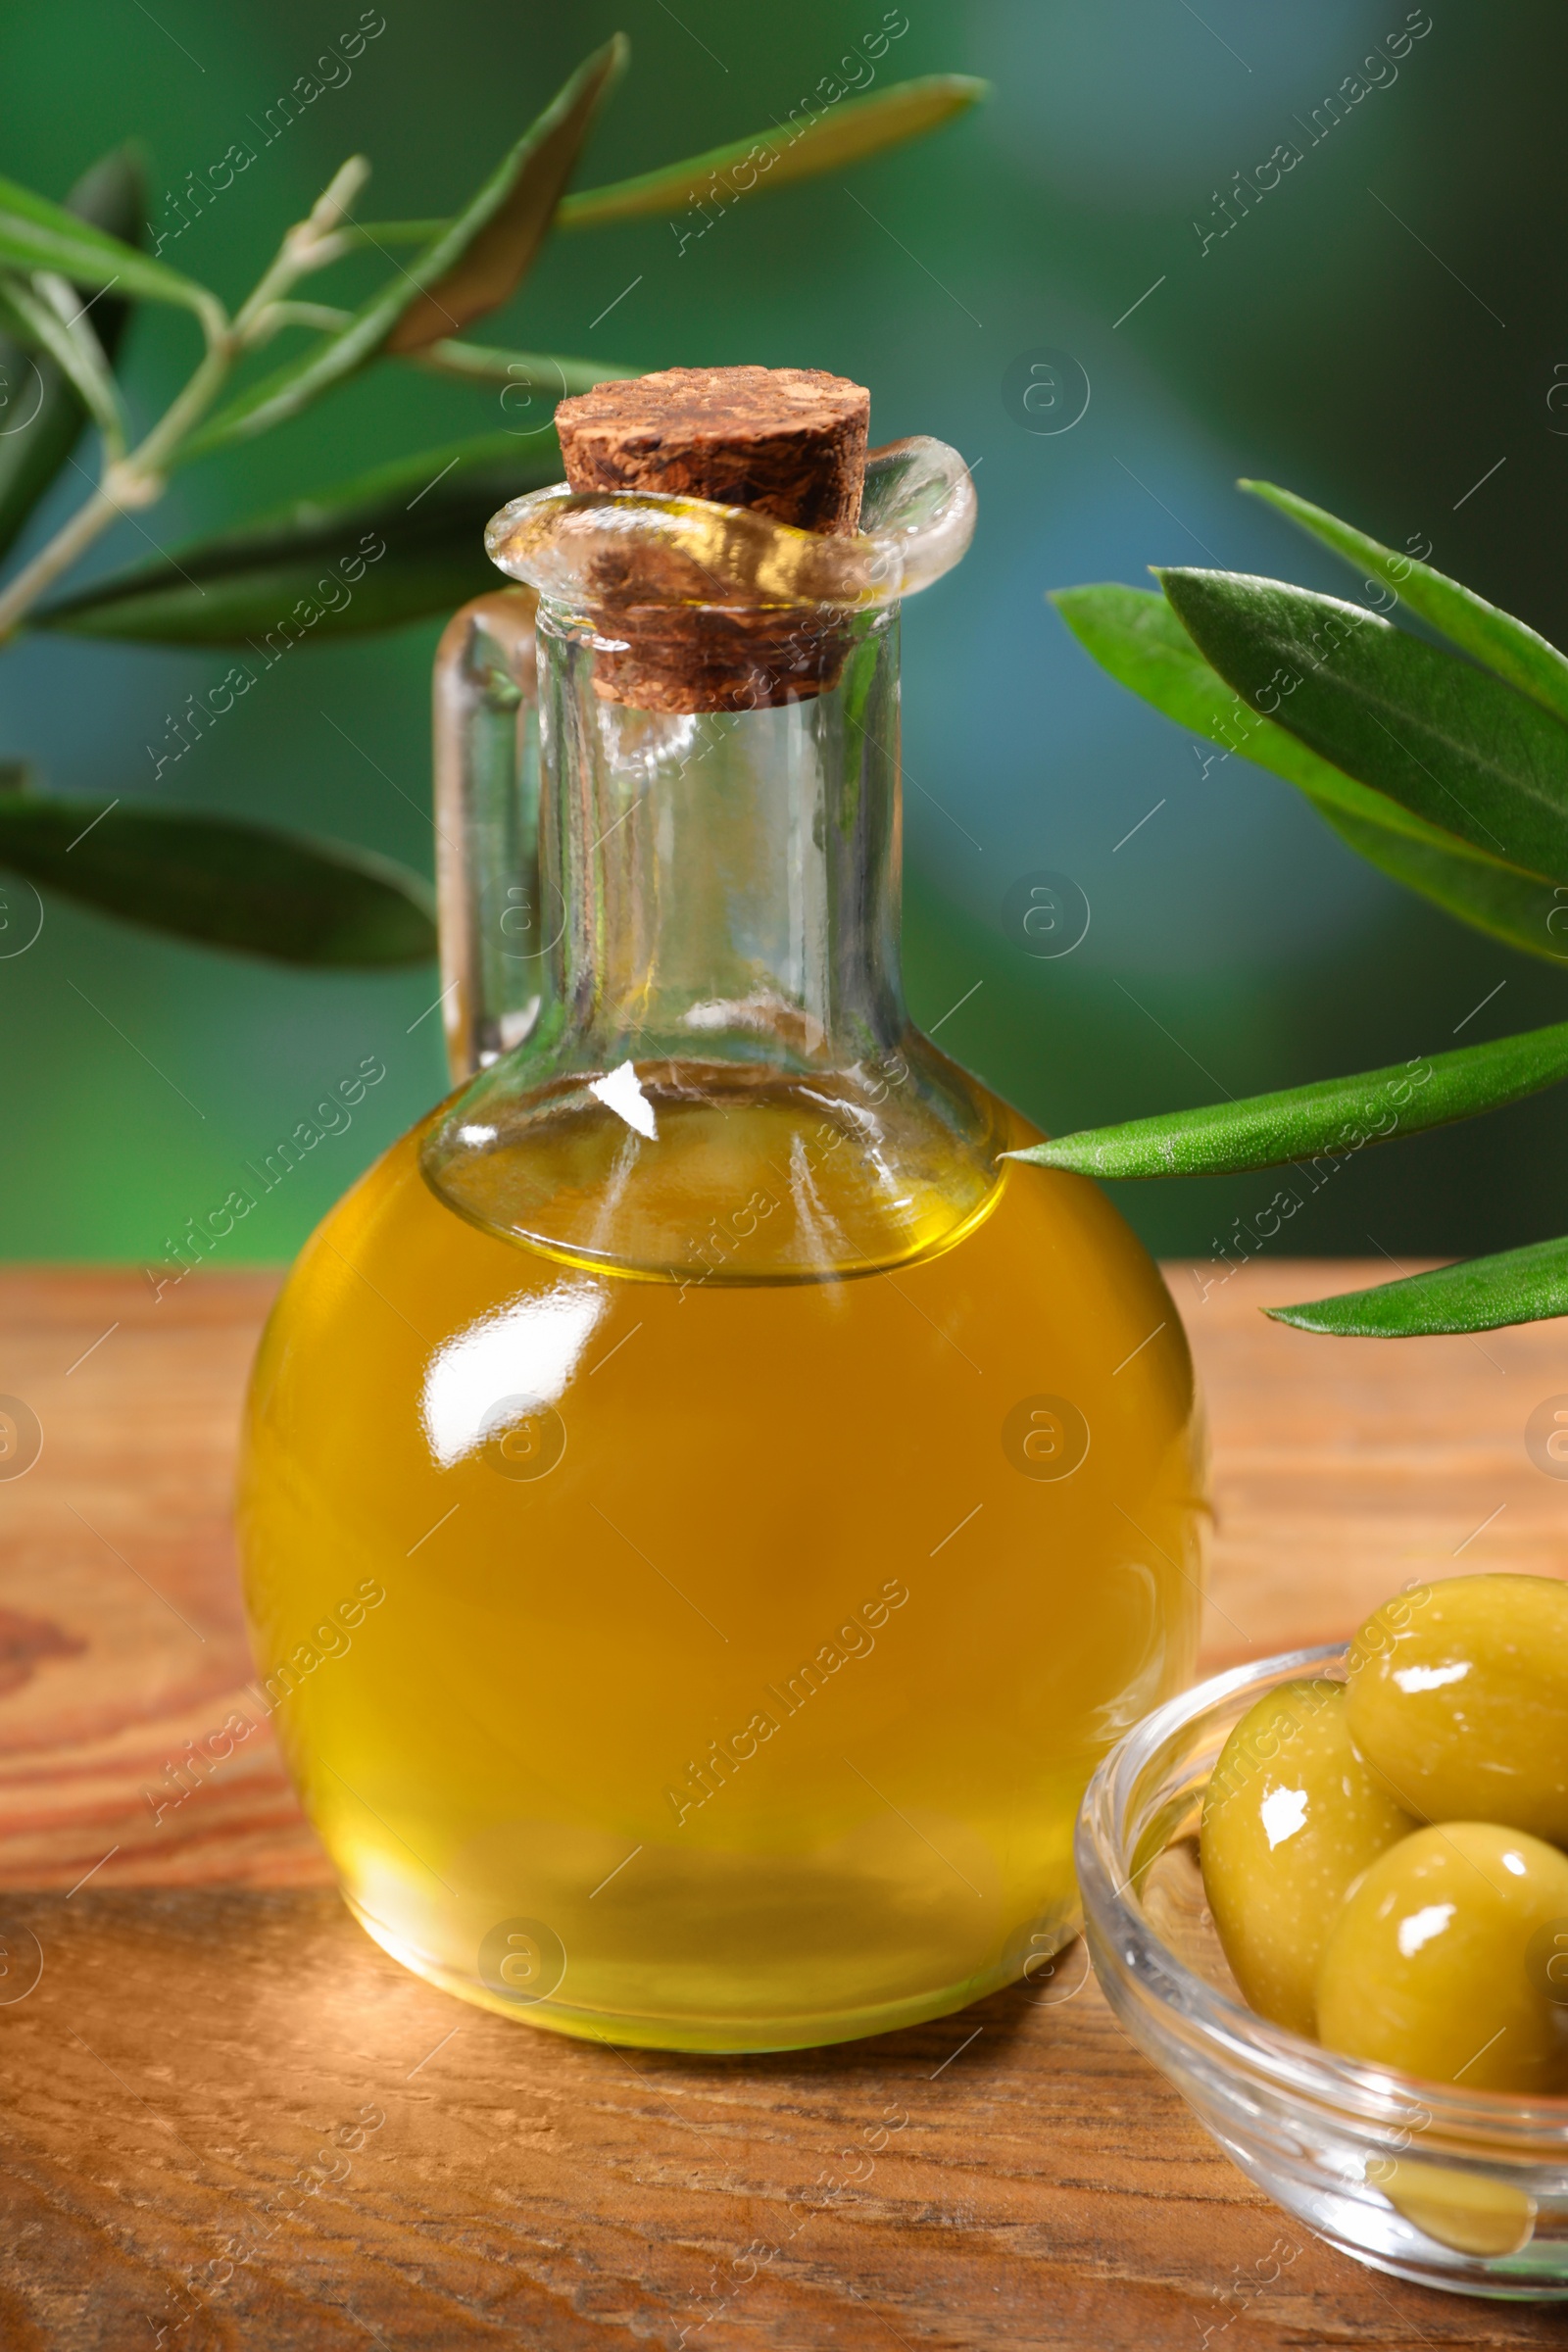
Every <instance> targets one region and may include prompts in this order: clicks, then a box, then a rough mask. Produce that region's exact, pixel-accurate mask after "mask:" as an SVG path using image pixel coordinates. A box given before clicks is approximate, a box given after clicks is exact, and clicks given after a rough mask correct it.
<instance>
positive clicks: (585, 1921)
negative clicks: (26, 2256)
mask: <svg viewBox="0 0 1568 2352" xmlns="http://www.w3.org/2000/svg"><path fill="white" fill-rule="evenodd" d="M973 507H974V502H973V493H972V490H971V488H970V485H969V481H968V476H967V473H966V471H965V469H964V467H963V466H962V463H961V461H960V460H959V459H958V458H957V457H956V455H955V453H954V452H952V451H951V450H947V449H944V448H943V447H942V446H941V445H940V444H938V443H936V442H932V441H928V440H924V439H915V440H911V441H907V442H903V443H898V444H895V445H894V446H892V447H891V448H888V449H885V450H882V451H879V452H873V453H872V454H871V458H870V461H869V464H868V468H867V474H866V487H865V494H864V501H863V505H862V509H861V516H860V530H859V533H858V535H851V536H848V537H842V538H833V539H828V538H823V537H818V536H816V535H814V534H812V533H811V532H809V531H802V530H798V529H795V528H793V527H790V526H788V525H785V524H782V523H778V522H774V521H773V520H771V519H770V518H768V517H767V516H766V515H761V514H759V513H757V512H754V511H748V510H745V509H741V508H731V507H724V506H719V505H715V504H711V503H708V502H705V501H703V500H697V499H683V498H672V497H661V496H653V495H648V494H641V493H629V492H612V493H606V494H593V495H580V496H577V495H573V494H571V493H569V492H568V491H567V490H566V489H565V488H564V487H562V488H560V489H556V490H549V491H544V492H539V493H536V494H534V495H532V496H530V497H527V498H523V499H520V500H518V501H516V502H515V503H514V504H513V505H512V506H511V507H508V508H506V509H505V510H503V512H502V514H501V515H498V516H497V517H496V518H495V521H494V522H493V523H492V525H491V527H490V532H489V534H488V539H487V544H488V545H489V547H490V550H491V553H492V555H493V556H494V557H495V559H496V560H497V562H498V563H499V564H501V566H502V567H503V568H504V569H505V570H507V571H508V572H510V573H511V574H512V575H513V576H514V577H515V579H517V580H518V581H520V582H522V583H524V584H523V585H522V586H519V587H513V588H509V589H502V590H499V591H498V592H497V593H496V594H494V595H492V596H489V597H485V598H481V599H480V600H479V601H478V602H477V603H475V604H472V605H470V606H468V607H467V608H466V610H465V612H463V613H460V614H459V615H458V616H457V618H456V620H455V621H454V622H453V623H452V625H451V626H450V628H449V629H448V631H447V633H446V636H445V638H444V640H443V644H442V649H441V653H440V656H439V658H438V662H437V672H436V759H437V809H436V824H437V833H438V841H439V858H440V891H441V917H442V931H443V956H444V972H443V978H444V980H445V982H446V1010H447V1021H448V1036H449V1045H450V1048H451V1053H452V1058H453V1064H454V1074H455V1076H456V1077H457V1078H459V1079H460V1080H462V1081H464V1083H463V1084H462V1085H461V1086H460V1088H459V1091H458V1092H457V1093H456V1094H455V1095H453V1096H452V1097H451V1098H450V1099H449V1100H448V1101H447V1102H446V1103H442V1104H441V1105H440V1106H439V1107H438V1108H437V1109H435V1110H434V1111H433V1112H431V1114H430V1115H429V1116H428V1117H427V1118H426V1119H425V1120H424V1121H423V1122H422V1123H421V1124H420V1125H419V1126H417V1128H416V1129H415V1130H414V1131H413V1132H412V1133H411V1134H409V1135H408V1136H406V1137H405V1138H404V1139H403V1140H402V1141H401V1142H400V1143H398V1144H396V1145H394V1146H393V1148H392V1149H391V1151H389V1152H387V1153H386V1154H385V1156H384V1157H383V1158H382V1159H381V1160H380V1161H379V1163H378V1164H377V1165H376V1166H374V1167H373V1168H372V1169H371V1170H370V1171H369V1173H368V1175H366V1176H365V1177H364V1178H363V1179H362V1180H361V1182H360V1183H359V1184H358V1185H357V1186H356V1187H355V1188H354V1190H353V1191H352V1192H351V1193H350V1194H349V1195H348V1197H347V1198H346V1199H345V1200H344V1201H342V1202H340V1204H339V1205H338V1206H337V1207H336V1208H335V1209H334V1210H333V1211H332V1212H331V1214H330V1215H329V1216H328V1217H327V1218H326V1220H325V1222H324V1223H323V1224H322V1225H321V1226H320V1227H319V1230H318V1232H317V1233H316V1235H315V1237H314V1238H313V1239H312V1241H311V1242H310V1243H309V1244H308V1246H307V1247H306V1249H305V1250H304V1251H303V1253H302V1254H301V1256H300V1259H299V1261H298V1263H297V1265H296V1266H295V1268H294V1270H293V1273H292V1274H291V1276H290V1278H289V1280H288V1283H287V1285H286V1287H285V1289H284V1290H283V1292H282V1294H281V1296H280V1298H279V1299H278V1302H277V1305H276V1307H275V1309H274V1312H273V1314H272V1317H271V1320H270V1325H269V1327H268V1331H267V1334H266V1336H265V1339H264V1341H263V1344H262V1348H261V1353H260V1356H259V1359H258V1363H257V1368H256V1373H255V1378H254V1385H253V1391H252V1399H251V1405H250V1411H249V1423H248V1439H247V1446H246V1455H245V1464H244V1473H243V1482H242V1504H241V1528H242V1543H243V1551H244V1559H245V1572H246V1580H247V1593H248V1602H249V1607H250V1612H251V1620H252V1627H253V1633H254V1639H255V1643H256V1648H257V1654H258V1657H259V1659H260V1661H261V1663H262V1666H263V1670H264V1672H265V1674H266V1675H267V1676H268V1678H269V1682H268V1688H269V1691H270V1695H271V1697H272V1701H273V1705H274V1721H275V1722H276V1724H277V1726H278V1729H279V1732H280V1736H281V1739H282V1741H283V1745H284V1749H285V1752H286V1754H287V1757H288V1760H289V1763H290V1766H291V1769H292V1771H293V1773H294V1775H295V1778H296V1781H297V1783H298V1786H299V1789H300V1791H301V1795H302V1797H303V1800H304V1802H305V1804H306V1806H307V1808H308V1810H309V1812H310V1815H311V1817H312V1819H313V1821H314V1822H315V1824H316V1826H317V1828H318V1830H319V1833H320V1836H321V1838H322V1840H323V1842H324V1843H325V1845H326V1848H327V1851H328V1852H329V1854H330V1855H331V1857H332V1860H333V1863H334V1865H335V1867H336V1869H337V1871H338V1873H339V1876H340V1879H341V1883H342V1887H343V1890H344V1893H345V1895H346V1897H347V1899H348V1901H349V1903H350V1904H351V1906H352V1907H353V1909H354V1911H355V1912H356V1914H357V1915H358V1917H359V1918H360V1920H361V1921H362V1922H363V1923H364V1925H365V1926H366V1928H367V1929H368V1931H369V1933H370V1934H371V1935H372V1936H375V1937H376V1939H377V1940H378V1941H379V1942H380V1943H382V1944H383V1945H384V1946H385V1947H386V1949H387V1950H389V1951H390V1952H392V1953H394V1954H395V1955H396V1956H397V1957H398V1958H399V1959H401V1960H403V1961H404V1962H406V1963H407V1964H408V1965H409V1966H410V1967H411V1968H414V1969H416V1970H417V1971H418V1972H419V1973H420V1974H421V1975H423V1976H425V1977H427V1978H429V1979H430V1980H431V1981H432V1982H434V1983H436V1984H438V1985H444V1986H445V1987H447V1988H448V1989H449V1990H451V1991H453V1992H456V1993H459V1994H461V1995H463V1996H464V1997H465V1998H466V1999H469V2000H473V2001H476V2002H478V2003H480V2004H481V2005H483V2006H486V2007H488V2008H491V2009H494V2010H498V2011H502V2012H505V2013H508V2014H512V2015H515V2016H519V2017H524V2018H527V2019H530V2020H531V2021H532V2022H533V2023H535V2024H538V2025H542V2026H548V2027H553V2028H556V2029H558V2030H560V2031H562V2032H564V2033H569V2034H589V2035H597V2036H600V2037H602V2038H605V2039H608V2040H613V2041H621V2042H626V2043H634V2044H635V2043H646V2044H651V2045H655V2046H660V2047H666V2048H673V2049H686V2050H763V2049H779V2048H790V2047H796V2046H800V2045H803V2044H809V2043H817V2042H827V2041H834V2040H840V2039H844V2038H847V2037H850V2036H853V2035H858V2034H871V2033H878V2032H881V2031H883V2030H885V2029H888V2028H891V2027H895V2026H900V2025H904V2024H907V2023H910V2022H913V2021H915V2020H918V2019H922V2018H928V2017H933V2016H937V2015H940V2014H942V2013H943V2012H946V2011H950V2010H954V2009H957V2008H959V2007H961V2006H963V2005H964V2004H965V2003H967V2002H969V2001H972V2000H974V1999H975V1998H976V1997H978V1996H979V1995H981V1994H983V1993H986V1992H989V1991H992V1990H993V1989H995V1988H996V1987H998V1986H1001V1985H1005V1984H1007V1983H1008V1982H1010V1981H1012V1980H1014V1979H1017V1978H1019V1977H1021V1976H1031V1977H1033V1976H1038V1975H1039V1974H1040V1973H1041V1971H1042V1970H1043V1969H1044V1968H1045V1967H1046V1966H1047V1964H1048V1963H1049V1960H1050V1958H1051V1956H1052V1955H1053V1954H1054V1952H1055V1951H1056V1950H1058V1949H1059V1948H1060V1946H1061V1945H1062V1944H1063V1943H1064V1942H1065V1941H1066V1940H1067V1938H1068V1937H1069V1936H1070V1935H1071V1934H1072V1932H1073V1927H1074V1925H1075V1921H1076V1893H1075V1888H1074V1885H1073V1876H1072V1864H1071V1839H1072V1827H1073V1820H1074V1815H1075V1812H1076V1809H1077V1805H1078V1801H1079V1797H1080V1795H1081V1793H1082V1790H1083V1788H1084V1786H1085V1783H1086V1781H1087V1780H1088V1778H1089V1775H1090V1774H1091V1772H1092V1771H1093V1769H1094V1767H1095V1765H1096V1763H1097V1761H1098V1760H1099V1758H1100V1757H1101V1756H1102V1755H1103V1753H1104V1752H1105V1750H1106V1748H1107V1747H1108V1746H1109V1745H1110V1744H1111V1743H1112V1742H1113V1741H1114V1740H1116V1739H1117V1738H1118V1737H1119V1735H1120V1734H1121V1733H1122V1732H1123V1731H1125V1730H1126V1729H1127V1728H1128V1726H1129V1725H1130V1724H1131V1723H1133V1722H1134V1721H1135V1719H1136V1718H1137V1717H1138V1716H1139V1715H1141V1714H1142V1713H1144V1712H1145V1711H1146V1710H1147V1709H1148V1708H1150V1707H1152V1706H1153V1705H1154V1704H1156V1703H1157V1702H1158V1701H1159V1700H1160V1699H1162V1698H1164V1697H1165V1696H1167V1695H1168V1694H1169V1693H1171V1692H1173V1691H1176V1690H1178V1689H1180V1688H1181V1687H1182V1686H1183V1684H1184V1683H1185V1682H1186V1681H1188V1680H1189V1679H1190V1676H1191V1671H1192V1667H1193V1663H1194V1657H1195V1648H1196V1641H1197V1629H1198V1616H1199V1605H1200V1580H1201V1559H1200V1548H1199V1530H1200V1522H1201V1509H1202V1505H1201V1485H1202V1463H1201V1432H1200V1417H1199V1412H1198V1406H1197V1400H1196V1397H1195V1390H1194V1382H1193V1375H1192V1368H1191V1364H1190V1361H1189V1357H1188V1352H1187V1348H1186V1343H1185V1339H1184V1336H1183V1332H1182V1327H1181V1323H1180V1320H1179V1318H1178V1316H1177V1314H1176V1311H1175V1308H1174V1306H1173V1305H1172V1303H1171V1300H1170V1299H1169V1297H1168V1295H1167V1293H1166V1291H1165V1289H1164V1287H1163V1285H1162V1283H1161V1281H1160V1277H1159V1275H1158V1273H1157V1271H1156V1270H1155V1268H1154V1266H1153V1265H1152V1262H1151V1260H1150V1259H1149V1258H1148V1256H1147V1255H1146V1254H1145V1252H1144V1250H1143V1249H1142V1248H1141V1247H1140V1245H1139V1244H1138V1242H1137V1241H1136V1240H1135V1239H1134V1237H1133V1235H1132V1234H1131V1232H1130V1231H1129V1230H1128V1228H1127V1227H1126V1226H1125V1224H1124V1223H1123V1222H1122V1220H1121V1218H1120V1217H1119V1215H1118V1214H1117V1213H1116V1211H1115V1210H1114V1209H1113V1208H1112V1207H1111V1206H1110V1205H1109V1203H1108V1202H1107V1201H1105V1199H1104V1197H1103V1195H1102V1194H1101V1193H1100V1192H1099V1190H1098V1189H1097V1188H1096V1187H1095V1186H1093V1185H1092V1184H1090V1183H1088V1182H1086V1181H1084V1180H1082V1179H1080V1178H1077V1177H1073V1176H1068V1175H1063V1174H1059V1173H1055V1172H1052V1171H1048V1170H1045V1169H1042V1168H1038V1167H1035V1166H1032V1165H1028V1164H1019V1163H1017V1162H1015V1161H1011V1160H1009V1159H1007V1158H1005V1157H1004V1156H1003V1154H1005V1152H1008V1151H1009V1150H1013V1149H1016V1148H1018V1147H1019V1146H1022V1145H1026V1144H1028V1143H1030V1142H1033V1141H1035V1140H1037V1137H1036V1132H1035V1130H1034V1129H1032V1128H1031V1127H1030V1126H1029V1125H1028V1124H1027V1123H1026V1122H1025V1121H1024V1120H1023V1119H1022V1118H1020V1117H1019V1116H1018V1115H1017V1114H1016V1113H1014V1112H1013V1111H1012V1110H1010V1109H1009V1108H1008V1107H1007V1106H1006V1105H1005V1103H1002V1102H1000V1101H999V1100H998V1099H997V1098H996V1097H995V1096H993V1095H992V1094H990V1093H989V1092H988V1091H987V1090H986V1088H984V1087H983V1086H982V1085H980V1084H979V1083H978V1082H977V1081H976V1080H975V1079H973V1078H971V1077H969V1076H968V1075H967V1074H966V1073H965V1072H964V1071H963V1070H961V1069H959V1068H958V1067H956V1064H954V1063H953V1062H952V1061H950V1060H948V1059H947V1058H946V1056H945V1055H943V1054H941V1053H940V1052H939V1051H938V1050H937V1049H936V1047H935V1046H933V1045H932V1044H931V1043H930V1042H929V1041H928V1040H927V1039H925V1038H923V1037H922V1036H920V1035H919V1033H918V1032H917V1031H915V1030H914V1029H913V1028H912V1027H911V1025H910V1023H909V1020H908V1016H907V1013H906V1011H905V1008H904V1005H903V1001H902V996H901V989H900V976H899V959H898V942H899V887H900V808H899V665H898V662H899V657H898V630H899V604H900V599H901V597H902V596H904V595H907V594H909V593H911V592H912V591H913V590H915V589H917V588H920V587H922V586H924V585H925V584H926V583H927V582H928V581H929V580H932V579H934V578H936V577H937V576H938V575H939V574H940V573H942V572H943V571H945V570H947V569H948V568H949V567H950V566H951V565H952V564H954V563H956V561H957V559H958V557H959V556H960V555H961V554H962V552H963V549H964V547H965V545H966V544H967V541H968V537H969V533H970V529H971V527H972V519H973ZM694 664H695V671H696V672H698V673H700V677H701V685H700V689H699V691H698V693H697V694H696V696H695V697H694V696H693V695H692V694H691V693H689V692H687V693H684V695H683V693H682V692H681V691H678V690H676V689H675V688H670V686H669V682H670V680H672V679H674V680H676V681H677V684H678V680H679V678H680V677H685V678H686V679H687V680H688V681H689V680H690V678H691V676H692V675H693V674H694ZM666 689H669V690H668V691H666ZM683 700H684V701H685V703H686V704H687V705H688V706H689V705H690V704H691V703H692V702H693V700H696V701H697V702H698V703H699V704H700V706H701V707H699V708H695V709H694V708H690V707H687V708H680V707H673V708H671V707H668V706H670V705H676V706H679V705H680V704H681V703H682V701H683ZM661 703H662V705H663V706H665V707H660V705H661Z"/></svg>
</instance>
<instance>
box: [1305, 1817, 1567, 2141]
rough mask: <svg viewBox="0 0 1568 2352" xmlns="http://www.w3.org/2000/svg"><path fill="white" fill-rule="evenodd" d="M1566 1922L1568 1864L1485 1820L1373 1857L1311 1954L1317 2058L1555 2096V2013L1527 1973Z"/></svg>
mask: <svg viewBox="0 0 1568 2352" xmlns="http://www.w3.org/2000/svg"><path fill="white" fill-rule="evenodd" d="M1565 1922H1568V1854H1560V1853H1558V1851H1557V1849H1556V1848H1555V1846H1550V1845H1545V1844H1544V1843H1543V1842H1542V1840H1541V1839H1540V1838H1532V1837H1530V1836H1528V1835H1527V1834H1526V1833H1525V1832H1524V1831H1521V1830H1515V1829H1507V1828H1503V1827H1502V1826H1500V1825H1499V1824H1498V1823H1496V1822H1491V1821H1449V1822H1444V1823H1441V1824H1438V1825H1435V1826H1434V1827H1432V1828H1430V1829H1425V1830H1417V1831H1415V1832H1414V1833H1413V1835H1412V1836H1410V1837H1408V1838H1403V1839H1402V1840H1401V1841H1400V1843H1399V1844H1398V1845H1396V1846H1393V1847H1391V1849H1390V1850H1389V1852H1387V1853H1386V1854H1382V1855H1380V1856H1379V1858H1378V1860H1377V1861H1375V1862H1374V1863H1373V1864H1372V1867H1371V1868H1370V1870H1368V1872H1367V1874H1366V1876H1365V1878H1363V1879H1362V1881H1361V1882H1360V1885H1359V1886H1358V1887H1356V1888H1355V1889H1354V1891H1353V1892H1352V1893H1351V1894H1350V1895H1349V1896H1348V1899H1347V1901H1346V1903H1345V1907H1344V1909H1343V1910H1342V1911H1341V1913H1340V1915H1339V1918H1338V1920H1337V1921H1336V1922H1335V1924H1334V1928H1333V1930H1332V1932H1331V1934H1330V1936H1329V1938H1328V1942H1327V1945H1326V1946H1325V1948H1324V1953H1323V1960H1322V1965H1321V1967H1320V1968H1319V1970H1318V1979H1317V2026H1318V2034H1319V2038H1320V2039H1321V2040H1322V2042H1323V2044H1324V2047H1325V2048H1326V2049H1331V2050H1343V2051H1344V2052H1345V2053H1346V2055H1347V2056H1348V2057H1351V2058H1370V2059H1374V2060H1375V2061H1376V2062H1377V2063H1378V2064H1379V2065H1380V2066H1395V2067H1399V2068H1401V2069H1402V2070H1403V2072H1404V2073H1405V2074H1408V2075H1424V2076H1425V2077H1426V2078H1427V2080H1428V2081H1429V2082H1462V2083H1463V2084H1464V2086H1465V2088H1466V2089H1467V2090H1517V2091H1527V2092H1533V2093H1535V2094H1537V2095H1540V2094H1542V2093H1546V2094H1551V2093H1554V2092H1556V2091H1559V2090H1562V2089H1565V2088H1568V2032H1565V2030H1564V2028H1565V2025H1568V2011H1565V2009H1564V2008H1563V2006H1562V2004H1560V2003H1559V2002H1557V2001H1555V2000H1554V1999H1553V1998H1552V1992H1551V1986H1550V1984H1549V1982H1548V1979H1547V1976H1546V1973H1545V1971H1544V1969H1543V1968H1542V1966H1541V1965H1540V1953H1541V1948H1542V1946H1541V1939H1542V1936H1543V1932H1544V1931H1546V1930H1551V1929H1554V1928H1557V1927H1561V1926H1562V1925H1563V1924H1564V1923H1565Z"/></svg>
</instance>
